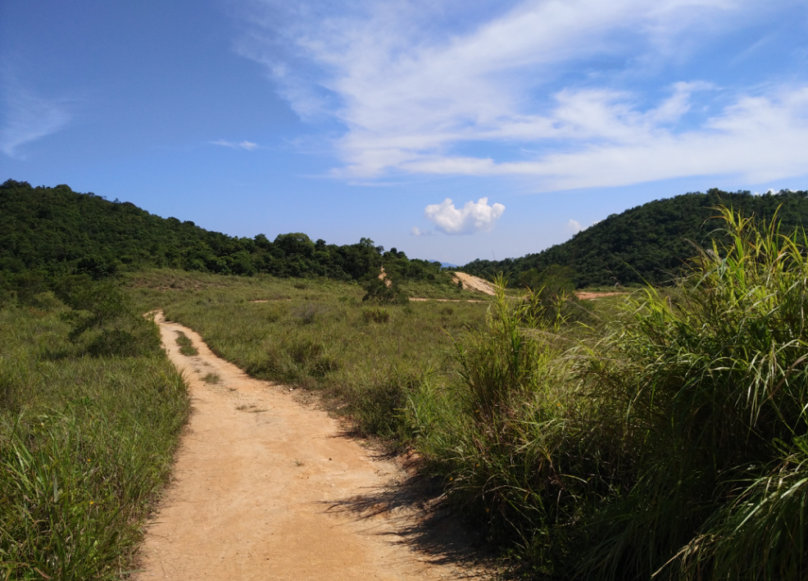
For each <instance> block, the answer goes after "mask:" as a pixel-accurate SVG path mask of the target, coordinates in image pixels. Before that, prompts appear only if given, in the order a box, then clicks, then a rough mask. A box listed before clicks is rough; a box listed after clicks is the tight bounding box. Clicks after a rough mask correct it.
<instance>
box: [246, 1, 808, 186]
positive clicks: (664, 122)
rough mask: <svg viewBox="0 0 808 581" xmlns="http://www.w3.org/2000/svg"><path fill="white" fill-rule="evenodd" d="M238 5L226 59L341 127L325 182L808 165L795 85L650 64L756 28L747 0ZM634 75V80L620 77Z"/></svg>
mask: <svg viewBox="0 0 808 581" xmlns="http://www.w3.org/2000/svg"><path fill="white" fill-rule="evenodd" d="M773 2H774V4H781V5H784V6H785V5H790V4H792V3H791V2H789V0H773ZM247 6H249V9H248V10H247V11H246V14H247V16H246V17H245V20H246V21H248V22H249V27H248V30H247V32H245V34H244V35H243V36H242V37H241V38H240V39H239V41H238V43H237V47H236V49H237V51H238V52H240V53H241V54H242V55H244V56H247V57H249V58H252V59H254V60H256V61H258V62H261V63H262V64H264V65H265V66H266V67H267V71H268V72H269V74H270V76H271V77H272V78H273V79H274V81H275V82H276V84H277V86H278V87H279V92H280V93H281V95H282V96H283V97H284V98H286V99H287V100H288V101H289V103H290V104H291V106H292V107H293V108H294V109H295V110H296V111H297V112H298V113H299V114H300V116H301V117H302V118H303V119H306V120H308V121H310V122H312V123H315V124H316V123H321V122H333V121H337V122H338V123H339V124H340V125H341V126H342V127H343V132H342V134H341V136H339V137H337V138H336V139H335V140H334V142H333V144H334V153H335V155H336V156H337V157H338V158H339V159H340V160H341V162H342V164H341V166H340V167H338V168H336V169H335V170H334V175H335V176H339V177H344V178H349V179H353V178H380V177H381V178H383V177H384V176H387V175H390V174H394V173H401V172H406V173H416V174H439V175H447V174H454V175H503V176H528V177H530V178H531V179H532V180H533V182H534V183H535V184H536V188H537V189H545V190H546V189H564V188H576V187H587V186H607V185H612V186H613V185H625V184H631V183H637V182H642V181H653V180H659V179H666V178H671V177H681V176H687V175H705V174H709V175H719V174H736V175H741V176H744V177H746V178H747V179H750V180H753V181H754V180H759V179H761V178H762V179H769V178H775V177H784V176H789V175H799V174H803V173H805V169H804V168H805V166H806V163H808V148H801V147H794V145H795V144H796V143H797V142H798V141H799V140H800V139H801V137H802V136H804V135H806V129H808V121H807V120H808V103H807V102H806V91H808V79H806V81H805V83H804V84H801V83H800V81H799V79H797V80H792V82H791V83H790V84H788V85H781V86H779V87H776V88H774V89H771V87H770V88H769V90H768V91H767V92H765V93H762V92H761V91H760V89H759V88H753V87H750V88H748V89H746V90H744V89H742V88H737V87H736V88H734V89H733V90H732V91H728V90H726V89H722V88H721V87H720V86H718V85H716V84H714V83H711V82H710V79H706V80H705V79H702V78H698V77H697V78H695V79H690V80H686V81H682V80H681V79H679V80H673V79H670V78H667V77H665V76H664V75H663V76H657V77H655V76H654V75H653V74H652V73H649V72H647V71H649V70H653V69H655V68H664V67H665V66H667V65H669V64H670V63H673V62H676V63H679V62H682V61H683V60H685V59H687V58H688V57H689V56H691V55H694V54H697V53H698V51H699V50H700V49H703V48H704V46H701V45H699V42H700V40H701V42H709V41H708V40H705V39H711V38H717V37H720V36H721V35H722V34H724V33H727V32H731V31H733V30H736V29H737V28H739V27H743V26H744V25H746V24H748V23H750V22H753V21H754V20H755V18H756V14H757V11H758V10H759V9H760V4H759V3H756V2H754V1H753V0H658V1H655V2H650V1H647V0H613V1H611V2H602V1H601V0H565V1H563V2H562V1H560V0H522V1H517V2H511V3H510V4H509V5H508V6H507V7H506V8H504V9H503V8H500V7H499V5H495V4H494V3H486V2H483V3H481V5H480V6H481V7H482V8H480V6H478V7H476V8H477V9H476V10H467V7H466V5H461V4H460V3H459V2H457V1H456V0H443V1H442V2H441V1H439V2H437V3H436V2H431V3H426V2H418V1H414V0H413V1H408V0H398V1H393V2H383V3H382V2H373V1H369V0H365V1H363V0H360V1H359V2H357V3H353V4H351V5H350V8H346V7H345V5H344V4H338V5H335V4H331V3H326V2H324V1H323V2H319V1H316V0H315V1H312V0H309V1H308V2H306V1H304V2H302V3H296V4H295V5H294V6H290V5H289V4H288V3H281V2H280V1H279V0H251V1H248V2H247ZM769 7H771V6H769ZM466 14H471V16H463V17H461V16H462V15H466ZM455 19H457V20H458V22H459V23H458V22H455V21H454V20H455ZM638 75H646V77H647V78H646V79H645V84H644V85H643V86H639V85H637V84H636V83H635V84H634V85H632V84H631V83H630V82H627V81H626V79H627V78H632V76H634V77H636V76H638ZM469 150H471V151H473V153H469ZM763 150H765V152H764V151H763Z"/></svg>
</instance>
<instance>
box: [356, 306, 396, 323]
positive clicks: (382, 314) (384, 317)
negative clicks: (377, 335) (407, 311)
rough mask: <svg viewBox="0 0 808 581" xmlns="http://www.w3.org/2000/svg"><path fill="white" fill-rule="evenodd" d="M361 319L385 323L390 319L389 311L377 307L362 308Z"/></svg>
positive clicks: (368, 321) (367, 321)
mask: <svg viewBox="0 0 808 581" xmlns="http://www.w3.org/2000/svg"><path fill="white" fill-rule="evenodd" d="M362 320H363V321H364V322H366V323H387V322H388V321H389V320H390V311H387V310H385V309H381V308H378V307H375V308H369V309H362Z"/></svg>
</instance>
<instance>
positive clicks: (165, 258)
mask: <svg viewBox="0 0 808 581" xmlns="http://www.w3.org/2000/svg"><path fill="white" fill-rule="evenodd" d="M382 265H384V267H385V271H386V272H388V273H389V274H390V275H391V276H393V277H399V278H402V279H408V280H422V279H426V280H432V279H434V277H435V276H436V275H437V274H438V273H439V272H440V265H439V264H437V263H430V262H427V261H425V260H417V259H415V260H409V259H408V258H407V257H406V255H405V254H404V253H403V252H397V251H396V250H395V249H391V250H390V251H388V252H385V251H384V249H383V248H382V247H381V246H375V245H374V243H373V241H372V240H368V239H367V238H362V239H361V240H360V242H359V243H357V244H351V245H345V246H337V245H335V244H326V242H325V241H324V240H317V241H316V242H315V241H312V240H310V239H309V237H308V236H306V235H305V234H300V233H292V234H281V235H279V236H277V237H276V238H275V239H274V240H273V241H270V240H269V239H268V238H267V237H266V236H264V235H263V234H259V235H258V236H255V237H254V238H237V237H232V236H227V235H225V234H220V233H218V232H210V231H208V230H205V229H203V228H200V227H198V226H196V225H195V224H194V223H193V222H181V221H180V220H178V219H176V218H161V217H159V216H155V215H153V214H150V213H149V212H146V211H145V210H141V209H140V208H138V207H137V206H135V205H134V204H131V203H128V202H118V201H117V200H116V201H114V202H110V201H107V200H106V199H104V198H102V197H100V196H96V195H94V194H91V193H90V194H81V193H77V192H74V191H72V190H71V189H70V188H69V187H68V186H66V185H60V186H56V187H54V188H48V187H36V188H33V187H31V186H30V185H29V184H28V183H26V182H17V181H13V180H8V181H6V182H5V183H3V184H2V185H0V283H2V281H3V280H4V279H5V280H6V282H8V281H10V280H12V279H19V278H20V277H25V276H32V275H37V276H46V277H48V276H50V277H52V276H59V275H64V274H82V273H83V274H88V275H90V276H92V277H93V278H96V279H98V278H103V277H105V276H108V275H111V274H114V273H115V272H117V271H120V270H132V269H137V268H143V267H173V268H180V269H185V270H199V271H207V272H215V273H221V274H240V275H252V274H255V273H268V274H272V275H276V276H282V277H309V276H325V277H329V278H333V279H337V280H358V279H361V278H364V277H367V276H369V275H371V274H372V275H374V276H375V273H378V272H379V268H380V266H382ZM0 286H1V285H0Z"/></svg>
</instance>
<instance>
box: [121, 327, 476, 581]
mask: <svg viewBox="0 0 808 581" xmlns="http://www.w3.org/2000/svg"><path fill="white" fill-rule="evenodd" d="M155 320H156V322H157V323H158V325H159V327H160V333H161V335H162V340H163V345H164V346H165V347H166V350H167V352H168V355H169V357H170V358H171V361H173V362H174V364H175V365H176V366H177V367H178V368H179V369H180V370H182V371H183V372H184V374H185V377H186V379H187V380H188V382H189V385H190V392H191V398H192V403H193V412H192V415H191V418H190V421H189V426H188V429H187V433H186V434H185V435H184V437H183V440H182V443H181V446H180V449H179V451H178V454H177V460H176V465H175V467H174V473H173V482H172V484H171V485H170V486H169V488H168V490H167V492H166V495H165V496H164V498H163V500H162V502H161V504H160V507H159V510H158V512H157V513H156V514H155V516H154V518H153V519H152V520H151V522H150V524H149V525H148V527H147V531H146V538H145V542H144V545H143V547H142V550H141V564H140V567H139V571H140V572H139V573H137V574H136V575H135V577H134V578H135V579H137V580H151V579H175V580H178V581H179V580H182V581H195V580H198V579H216V580H233V581H236V580H238V581H240V580H245V581H246V580H258V579H261V580H326V579H328V580H334V581H339V580H349V579H350V580H364V579H378V580H410V579H460V578H469V577H475V578H479V577H481V576H482V573H481V572H480V571H479V570H476V569H475V567H472V566H470V565H464V566H460V565H457V564H456V563H457V562H458V558H459V555H461V554H463V553H464V551H465V550H466V549H465V546H466V545H465V541H464V540H461V539H458V536H457V534H456V528H455V527H453V526H452V525H451V524H447V522H448V521H450V520H451V519H445V518H440V517H436V516H435V515H434V514H433V515H432V516H430V517H428V518H429V519H432V520H434V521H435V522H425V520H424V518H425V517H424V515H425V514H426V513H425V512H424V511H423V507H422V506H421V505H420V500H419V501H417V502H416V501H414V500H413V499H412V498H410V497H408V494H409V493H407V492H405V491H406V490H407V487H406V486H402V483H403V481H405V480H406V479H407V474H406V472H405V471H403V470H402V469H401V468H400V467H399V465H397V464H396V463H394V462H391V461H388V460H380V459H378V458H375V457H374V453H373V452H372V451H370V450H368V449H365V448H363V447H362V446H360V444H359V443H358V442H357V441H355V440H352V439H350V438H347V437H345V436H344V435H343V434H342V431H341V429H340V426H339V424H338V423H337V421H336V420H334V419H332V418H330V417H329V416H328V415H327V414H326V413H325V412H323V411H320V410H316V409H312V408H311V407H308V406H304V405H302V404H300V403H298V402H297V401H295V399H294V398H293V397H292V394H291V393H290V390H289V388H286V387H283V386H280V385H274V384H270V383H267V382H262V381H257V380H254V379H251V378H250V377H248V376H247V375H246V374H244V373H243V372H242V371H241V370H240V369H238V368H237V367H236V366H234V365H232V364H230V363H228V362H226V361H224V360H222V359H220V358H218V357H216V356H215V355H214V354H213V353H212V352H211V351H210V349H208V347H207V346H206V345H205V344H204V342H203V341H202V340H201V338H200V337H199V335H197V334H196V333H194V332H193V331H191V330H190V329H188V328H185V327H182V326H180V325H178V324H175V323H169V322H166V321H165V319H164V318H163V316H162V313H157V315H156V317H155ZM178 331H182V332H184V333H185V334H186V335H187V336H188V337H189V338H190V339H191V340H192V341H193V343H194V346H195V347H196V348H197V349H198V350H199V355H198V356H193V357H186V356H184V355H181V354H180V353H179V347H178V346H177V343H176V337H177V332H178ZM208 374H215V375H217V376H218V377H219V382H218V383H217V384H211V383H208V382H205V381H204V380H203V379H202V378H203V377H205V376H206V375H208ZM410 496H411V494H410Z"/></svg>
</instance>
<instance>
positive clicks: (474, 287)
mask: <svg viewBox="0 0 808 581" xmlns="http://www.w3.org/2000/svg"><path fill="white" fill-rule="evenodd" d="M452 276H453V278H454V281H455V284H457V282H458V281H459V282H462V283H463V288H464V289H466V290H470V291H476V292H478V293H483V294H485V295H491V296H494V295H495V294H497V293H496V292H494V286H493V285H492V284H491V283H490V282H488V281H487V280H484V279H482V278H480V277H478V276H473V275H471V274H466V273H465V272H454V273H452Z"/></svg>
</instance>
